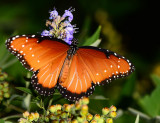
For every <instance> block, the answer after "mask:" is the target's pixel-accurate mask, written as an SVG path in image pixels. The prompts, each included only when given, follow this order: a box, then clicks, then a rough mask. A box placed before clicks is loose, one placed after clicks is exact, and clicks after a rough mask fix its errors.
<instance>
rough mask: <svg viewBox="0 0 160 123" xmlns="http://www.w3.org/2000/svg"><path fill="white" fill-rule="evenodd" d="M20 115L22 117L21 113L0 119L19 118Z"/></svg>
mask: <svg viewBox="0 0 160 123" xmlns="http://www.w3.org/2000/svg"><path fill="white" fill-rule="evenodd" d="M20 117H22V114H15V115H11V116H7V117H4V118H2V119H3V120H8V119H11V118H20Z"/></svg>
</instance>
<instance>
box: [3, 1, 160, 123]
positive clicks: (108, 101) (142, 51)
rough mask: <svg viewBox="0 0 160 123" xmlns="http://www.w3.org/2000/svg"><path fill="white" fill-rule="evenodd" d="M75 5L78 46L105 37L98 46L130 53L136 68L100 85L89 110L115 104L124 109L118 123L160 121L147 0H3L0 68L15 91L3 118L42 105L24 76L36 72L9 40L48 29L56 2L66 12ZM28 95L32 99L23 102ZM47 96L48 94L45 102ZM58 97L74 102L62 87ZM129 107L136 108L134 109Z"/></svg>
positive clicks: (157, 66)
mask: <svg viewBox="0 0 160 123" xmlns="http://www.w3.org/2000/svg"><path fill="white" fill-rule="evenodd" d="M70 6H72V7H73V8H75V9H76V11H75V12H74V13H73V14H74V21H73V24H77V27H78V28H79V31H78V33H77V34H75V38H77V39H78V41H79V45H91V44H92V43H94V41H97V42H96V44H94V45H98V44H99V42H101V43H100V45H99V47H102V48H107V49H109V50H112V51H116V52H117V53H120V54H122V55H124V56H126V57H127V58H128V59H130V60H131V61H132V62H133V64H134V65H135V67H136V71H135V72H134V73H133V74H132V75H130V76H129V77H127V78H124V79H119V80H116V81H113V82H112V83H110V84H108V85H105V86H101V87H96V90H95V92H94V94H93V95H92V96H91V97H90V100H91V101H90V102H91V103H90V104H89V110H90V112H92V113H93V114H96V113H101V109H102V108H103V107H106V106H111V105H115V106H116V107H117V108H118V111H119V112H117V118H116V119H115V120H114V122H115V123H116V122H117V123H127V122H133V123H134V122H135V119H136V117H137V114H139V123H143V122H157V121H158V122H160V121H159V119H158V117H159V115H160V104H159V101H160V100H159V94H160V84H159V83H160V57H159V55H160V51H159V48H158V45H156V44H157V43H156V42H154V40H153V41H152V40H149V39H148V36H149V34H148V30H149V29H146V25H149V24H150V22H148V21H149V20H148V18H149V15H148V13H147V12H148V9H147V6H148V1H145V0H130V1H127V0H122V1H119V0H115V1H112V0H99V1H93V0H92V1H91V0H87V1H85V0H78V1H72V2H71V1H69V0H61V1H57V0H47V1H38V0H34V1H32V0H23V1H20V0H15V1H11V0H7V1H1V4H0V68H2V71H3V72H6V73H7V74H8V78H7V80H8V82H10V83H9V84H10V87H11V88H12V94H11V97H10V99H9V100H8V101H7V103H6V102H4V103H5V104H7V105H1V106H0V109H3V110H4V112H3V113H0V118H3V119H4V118H5V117H8V116H10V115H16V116H17V117H18V115H19V113H22V112H24V111H25V110H30V111H36V110H38V107H37V106H36V104H35V99H37V98H38V99H39V98H41V97H36V95H37V94H36V92H34V90H33V89H32V88H31V85H30V82H29V81H28V80H27V81H26V79H25V78H26V77H27V75H28V74H31V73H30V72H28V71H27V70H25V68H24V67H23V66H22V65H21V64H20V63H19V61H18V60H17V58H15V57H14V56H13V55H11V54H10V53H9V52H8V51H7V49H6V47H5V45H4V42H5V40H6V39H7V38H9V37H10V36H12V35H17V34H18V35H20V34H37V33H40V32H41V31H42V30H44V29H45V22H46V19H48V17H49V14H48V11H49V10H51V9H53V8H54V7H56V8H57V10H58V11H59V12H60V13H63V12H64V10H65V9H68V8H69V7H70ZM94 39H95V40H94ZM97 39H101V41H100V40H97ZM147 42H151V43H147ZM144 44H145V45H144ZM151 51H152V52H153V53H151ZM28 78H29V77H28ZM16 87H19V88H16ZM20 87H21V88H20ZM23 88H27V89H29V90H27V89H26V90H24V89H23ZM29 92H32V94H33V95H32V97H34V98H32V97H31V96H29V95H30V94H31V93H29ZM25 100H29V101H28V102H27V103H24V102H26V101H25ZM48 100H49V99H48ZM48 100H47V99H46V104H47V102H48ZM53 100H55V104H56V103H59V104H64V103H69V102H68V101H67V100H65V99H63V98H61V95H60V94H59V93H58V92H56V94H55V95H54V96H53ZM53 103H54V101H53ZM17 107H18V108H17ZM128 107H132V108H134V109H136V110H132V111H130V110H128ZM139 112H140V113H139ZM144 116H145V117H144ZM137 119H138V118H137ZM9 120H10V119H9ZM16 120H17V119H11V120H10V121H16ZM137 122H138V120H136V123H137Z"/></svg>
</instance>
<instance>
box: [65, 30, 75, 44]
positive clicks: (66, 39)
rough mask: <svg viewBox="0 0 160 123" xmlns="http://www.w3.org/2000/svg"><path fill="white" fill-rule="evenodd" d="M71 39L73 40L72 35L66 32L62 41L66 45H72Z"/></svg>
mask: <svg viewBox="0 0 160 123" xmlns="http://www.w3.org/2000/svg"><path fill="white" fill-rule="evenodd" d="M72 39H73V35H72V34H70V33H69V32H66V38H65V39H64V41H65V42H66V43H68V44H71V43H72Z"/></svg>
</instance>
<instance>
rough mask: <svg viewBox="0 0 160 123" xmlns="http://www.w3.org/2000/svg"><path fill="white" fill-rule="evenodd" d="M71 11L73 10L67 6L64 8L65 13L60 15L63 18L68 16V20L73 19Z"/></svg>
mask: <svg viewBox="0 0 160 123" xmlns="http://www.w3.org/2000/svg"><path fill="white" fill-rule="evenodd" d="M72 11H74V9H72V10H71V8H69V9H68V10H65V13H64V14H63V16H62V17H64V18H66V17H68V21H69V22H71V21H72V20H73V14H72Z"/></svg>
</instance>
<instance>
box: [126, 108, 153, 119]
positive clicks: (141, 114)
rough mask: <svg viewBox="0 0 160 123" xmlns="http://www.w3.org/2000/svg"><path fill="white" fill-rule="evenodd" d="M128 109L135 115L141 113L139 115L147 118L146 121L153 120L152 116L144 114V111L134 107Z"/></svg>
mask: <svg viewBox="0 0 160 123" xmlns="http://www.w3.org/2000/svg"><path fill="white" fill-rule="evenodd" d="M128 111H129V112H130V113H131V114H133V115H135V116H137V114H139V117H140V118H142V119H144V120H146V121H149V120H151V117H149V116H148V115H146V114H144V113H142V112H140V111H138V110H135V109H133V108H128Z"/></svg>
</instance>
